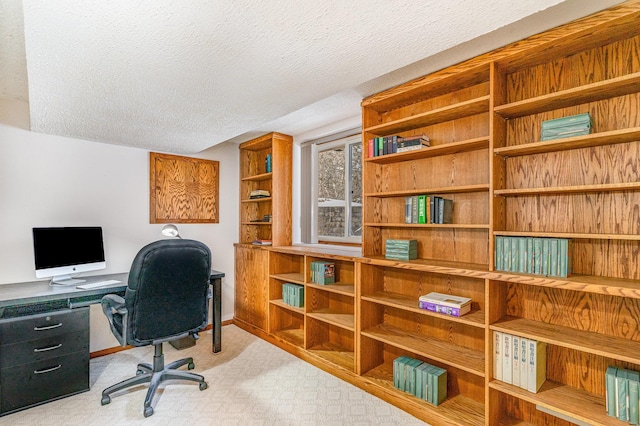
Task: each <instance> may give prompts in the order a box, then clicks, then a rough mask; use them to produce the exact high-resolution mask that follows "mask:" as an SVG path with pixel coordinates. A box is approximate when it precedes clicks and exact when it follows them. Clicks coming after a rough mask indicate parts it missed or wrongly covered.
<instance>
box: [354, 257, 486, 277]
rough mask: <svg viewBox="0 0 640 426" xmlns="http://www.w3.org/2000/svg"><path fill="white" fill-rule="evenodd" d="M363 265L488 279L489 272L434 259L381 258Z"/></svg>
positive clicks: (475, 267)
mask: <svg viewBox="0 0 640 426" xmlns="http://www.w3.org/2000/svg"><path fill="white" fill-rule="evenodd" d="M362 262H363V263H368V264H371V265H379V266H387V267H393V268H400V269H409V270H412V271H421V272H431V273H434V274H451V275H459V276H462V277H475V278H483V279H484V278H486V277H487V275H488V272H489V269H488V266H487V265H479V264H475V263H464V262H447V261H439V260H434V259H414V260H393V259H385V258H384V257H381V256H371V257H369V258H366V259H363V260H362Z"/></svg>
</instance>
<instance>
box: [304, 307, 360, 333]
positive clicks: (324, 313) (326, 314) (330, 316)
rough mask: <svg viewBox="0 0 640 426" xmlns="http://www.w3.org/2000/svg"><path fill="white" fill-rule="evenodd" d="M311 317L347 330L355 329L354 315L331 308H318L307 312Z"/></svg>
mask: <svg viewBox="0 0 640 426" xmlns="http://www.w3.org/2000/svg"><path fill="white" fill-rule="evenodd" d="M307 316H308V317H309V318H314V319H317V320H318V321H322V322H326V323H327V324H331V325H335V326H336V327H340V328H344V329H345V330H349V331H354V323H355V321H354V315H353V314H345V313H342V312H335V311H333V310H331V309H318V310H315V311H313V312H307Z"/></svg>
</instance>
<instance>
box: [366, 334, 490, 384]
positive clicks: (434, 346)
mask: <svg viewBox="0 0 640 426" xmlns="http://www.w3.org/2000/svg"><path fill="white" fill-rule="evenodd" d="M362 335H363V336H366V337H369V338H371V339H374V340H377V341H380V342H384V343H386V344H389V345H392V346H395V347H397V348H400V349H403V350H405V351H408V352H413V353H416V354H418V355H420V356H424V357H426V358H430V359H433V360H434V361H438V362H441V363H443V364H446V365H449V366H452V367H455V368H458V369H460V370H464V371H466V372H469V373H472V374H475V375H477V376H480V377H484V354H483V353H482V352H480V351H474V350H471V349H468V348H465V347H462V346H458V345H453V344H451V343H447V342H443V341H440V340H435V339H433V338H429V337H428V336H418V335H416V334H413V333H410V332H407V331H405V330H402V329H399V328H397V327H393V326H389V325H383V324H380V325H377V326H375V327H372V328H368V329H366V330H363V331H362Z"/></svg>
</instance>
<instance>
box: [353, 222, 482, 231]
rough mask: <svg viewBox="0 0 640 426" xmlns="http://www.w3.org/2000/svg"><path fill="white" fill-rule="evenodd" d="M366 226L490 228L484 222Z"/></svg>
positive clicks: (368, 223)
mask: <svg viewBox="0 0 640 426" xmlns="http://www.w3.org/2000/svg"><path fill="white" fill-rule="evenodd" d="M365 226H370V227H372V228H416V229H417V228H434V229H437V228H440V229H489V224H484V223H477V224H476V223H401V222H398V223H383V222H367V223H365Z"/></svg>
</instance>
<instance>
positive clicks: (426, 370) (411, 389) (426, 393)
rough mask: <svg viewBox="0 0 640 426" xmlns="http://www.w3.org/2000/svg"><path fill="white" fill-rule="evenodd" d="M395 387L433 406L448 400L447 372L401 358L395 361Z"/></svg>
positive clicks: (413, 360) (404, 357) (417, 361)
mask: <svg viewBox="0 0 640 426" xmlns="http://www.w3.org/2000/svg"><path fill="white" fill-rule="evenodd" d="M393 386H395V387H396V389H399V390H401V391H404V392H408V393H410V394H412V395H414V396H416V397H418V398H420V399H423V400H425V401H427V402H429V403H431V404H433V405H440V403H442V401H444V400H445V399H446V398H447V370H445V369H444V368H440V367H436V366H435V365H431V364H428V363H426V362H422V361H420V360H419V359H415V358H411V357H408V356H401V357H398V358H396V359H394V360H393Z"/></svg>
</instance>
